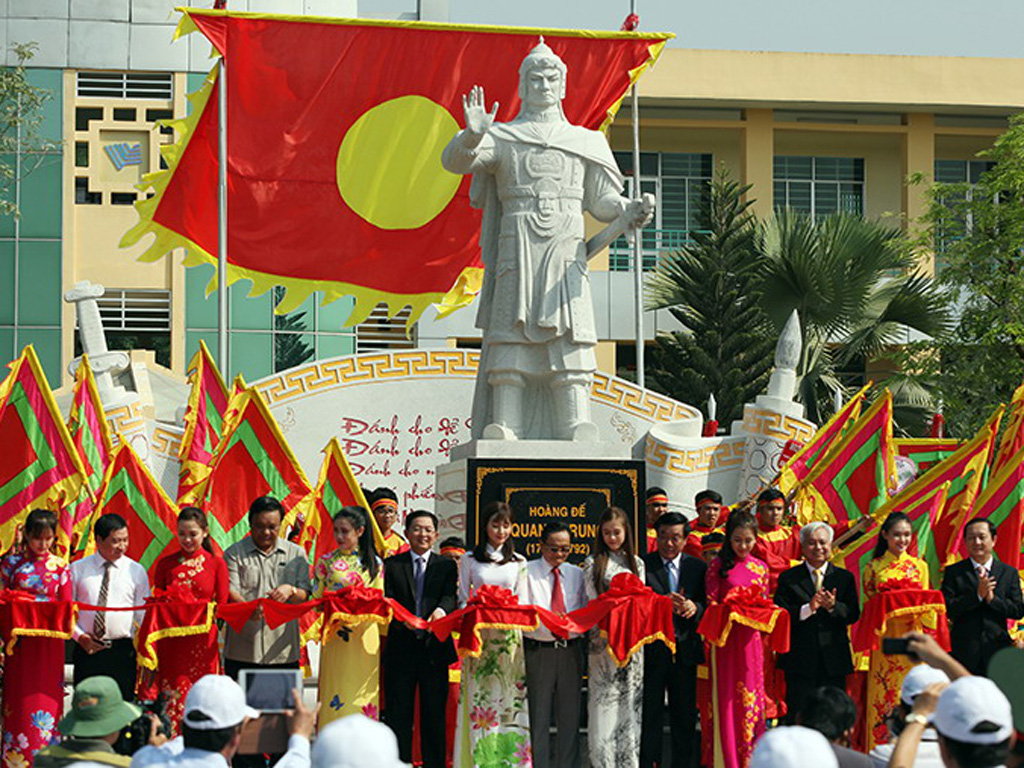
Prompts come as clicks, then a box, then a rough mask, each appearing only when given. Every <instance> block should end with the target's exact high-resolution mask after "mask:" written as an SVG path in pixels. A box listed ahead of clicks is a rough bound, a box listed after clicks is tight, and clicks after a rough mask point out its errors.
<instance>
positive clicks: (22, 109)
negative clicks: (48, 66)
mask: <svg viewBox="0 0 1024 768" xmlns="http://www.w3.org/2000/svg"><path fill="white" fill-rule="evenodd" d="M37 47H38V46H37V45H36V44H35V43H24V44H18V43H16V44H15V45H13V46H12V47H11V50H12V52H13V53H14V57H15V59H16V63H15V64H14V65H13V66H9V67H0V157H2V158H4V159H3V160H2V161H0V215H4V216H17V215H19V211H18V206H17V205H16V202H15V195H14V187H15V184H16V183H17V181H18V180H19V174H20V177H21V178H24V177H25V176H26V175H28V173H30V172H31V171H32V170H33V169H34V168H35V167H37V166H38V165H39V163H41V162H42V161H43V159H44V157H45V155H44V154H43V153H44V152H46V151H48V150H53V149H54V148H55V147H54V145H53V144H51V143H50V142H47V141H45V140H44V138H43V136H42V133H41V129H42V123H43V110H42V108H43V105H44V104H45V103H46V102H47V101H49V100H50V99H51V98H53V94H51V93H50V92H49V91H48V90H46V89H45V88H37V87H35V86H33V85H32V84H31V83H29V81H28V78H27V65H28V62H29V60H30V59H31V58H32V56H33V55H34V54H35V51H36V48H37ZM19 152H20V154H21V162H20V168H19V164H17V163H16V162H15V160H14V158H15V157H16V156H18V154H19Z"/></svg>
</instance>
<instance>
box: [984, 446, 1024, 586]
mask: <svg viewBox="0 0 1024 768" xmlns="http://www.w3.org/2000/svg"><path fill="white" fill-rule="evenodd" d="M971 517H987V518H988V519H989V520H990V521H991V522H992V524H993V525H995V526H996V528H997V529H998V530H997V531H996V546H995V554H996V557H998V558H999V560H1000V562H1003V563H1006V564H1007V565H1009V566H1011V567H1012V568H1016V569H1018V570H1019V569H1020V567H1021V536H1022V534H1024V525H1022V522H1024V448H1021V450H1019V451H1017V453H1016V454H1015V455H1014V456H1012V457H1011V458H1010V459H1009V460H1008V461H1006V462H1004V463H1003V465H1002V467H1001V468H1000V469H999V470H998V471H997V472H994V473H993V475H992V477H990V478H989V481H988V483H987V484H986V485H985V488H984V489H983V490H982V491H981V493H979V494H978V498H977V499H976V500H975V502H974V510H973V512H972V513H971Z"/></svg>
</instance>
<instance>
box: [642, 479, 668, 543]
mask: <svg viewBox="0 0 1024 768" xmlns="http://www.w3.org/2000/svg"><path fill="white" fill-rule="evenodd" d="M646 498H647V501H646V509H645V516H646V520H647V552H648V553H650V552H655V551H657V549H658V531H657V529H656V528H655V527H654V524H655V523H656V522H658V518H659V517H661V516H662V515H664V514H665V513H666V512H668V493H666V492H665V489H664V488H658V487H657V486H652V487H650V488H648V489H647V497H646Z"/></svg>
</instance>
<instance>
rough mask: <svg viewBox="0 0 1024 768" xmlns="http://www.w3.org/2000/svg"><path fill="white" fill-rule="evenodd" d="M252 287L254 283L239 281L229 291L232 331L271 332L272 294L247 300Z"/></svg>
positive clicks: (268, 293) (267, 293)
mask: <svg viewBox="0 0 1024 768" xmlns="http://www.w3.org/2000/svg"><path fill="white" fill-rule="evenodd" d="M251 287H252V283H250V282H249V281H248V280H239V281H238V282H237V283H235V284H234V285H232V286H231V288H230V289H229V295H230V298H231V329H232V330H235V329H236V328H237V329H245V330H255V331H269V330H270V328H271V325H272V323H273V310H272V309H271V306H272V305H271V303H270V302H271V295H270V294H271V292H270V291H267V292H266V293H264V294H263V295H262V296H254V297H253V298H247V294H248V293H249V289H250V288H251ZM215 301H216V300H215ZM215 306H216V305H215Z"/></svg>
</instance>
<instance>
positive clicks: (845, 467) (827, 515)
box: [797, 390, 896, 532]
mask: <svg viewBox="0 0 1024 768" xmlns="http://www.w3.org/2000/svg"><path fill="white" fill-rule="evenodd" d="M895 485H896V468H895V452H894V448H893V439H892V394H891V393H890V392H889V390H885V392H884V393H883V394H882V395H881V396H880V397H879V398H878V399H876V400H875V402H874V403H872V404H871V407H870V408H868V410H867V411H866V412H865V413H864V415H863V416H861V417H860V419H858V420H857V423H856V424H854V425H853V426H852V427H851V428H850V430H849V431H848V432H847V433H846V434H845V435H843V436H842V438H840V440H839V442H838V443H836V444H834V445H833V446H832V447H831V448H829V450H828V452H827V453H826V454H825V455H824V456H823V457H822V458H821V459H820V460H819V461H818V462H817V463H816V464H815V465H814V468H813V469H812V470H811V471H810V473H809V474H808V475H807V477H806V478H805V479H804V482H803V483H802V484H801V485H800V487H799V490H798V491H797V504H798V507H797V509H798V515H799V516H800V522H801V524H803V523H806V522H809V521H810V520H825V521H826V522H828V523H830V524H831V525H832V526H833V527H835V528H836V529H837V532H841V531H843V530H845V529H846V528H847V527H848V526H849V524H850V523H852V522H854V521H856V520H857V519H858V518H859V517H861V516H862V515H870V514H872V513H874V511H875V510H876V509H878V508H879V507H880V506H882V505H883V504H884V503H885V502H886V501H887V500H888V498H889V491H890V490H891V489H893V488H895Z"/></svg>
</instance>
